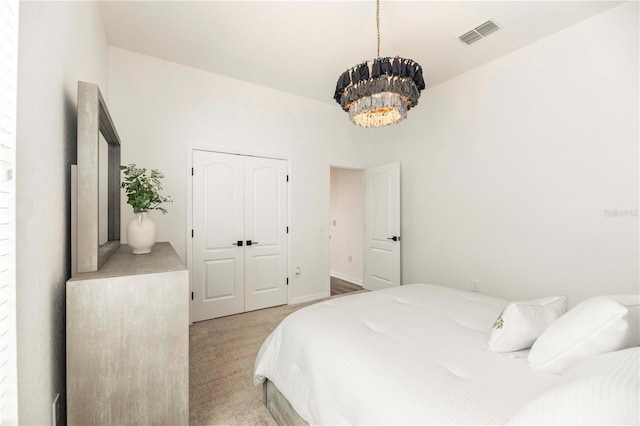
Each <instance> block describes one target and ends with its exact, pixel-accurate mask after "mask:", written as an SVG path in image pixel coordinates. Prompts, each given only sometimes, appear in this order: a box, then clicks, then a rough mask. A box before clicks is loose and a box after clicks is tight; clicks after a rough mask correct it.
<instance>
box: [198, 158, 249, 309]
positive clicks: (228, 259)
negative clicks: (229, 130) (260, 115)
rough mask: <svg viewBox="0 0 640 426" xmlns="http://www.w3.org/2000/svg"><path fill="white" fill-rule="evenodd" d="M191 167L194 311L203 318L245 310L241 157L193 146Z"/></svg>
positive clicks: (242, 170)
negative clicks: (197, 149) (197, 148)
mask: <svg viewBox="0 0 640 426" xmlns="http://www.w3.org/2000/svg"><path fill="white" fill-rule="evenodd" d="M193 168H194V173H193V187H192V188H193V210H192V212H193V231H194V235H193V239H192V244H193V251H192V256H193V259H192V269H193V270H192V271H191V272H192V277H191V280H192V290H193V292H194V300H193V310H192V315H193V321H202V320H206V319H211V318H217V317H222V316H226V315H232V314H237V313H240V312H244V268H245V265H244V263H245V253H244V244H243V245H242V246H240V245H239V244H242V243H243V242H244V222H245V220H244V217H245V205H244V204H245V197H244V157H242V156H239V155H229V154H219V153H213V152H206V151H196V150H194V151H193ZM239 241H240V243H238V242H239Z"/></svg>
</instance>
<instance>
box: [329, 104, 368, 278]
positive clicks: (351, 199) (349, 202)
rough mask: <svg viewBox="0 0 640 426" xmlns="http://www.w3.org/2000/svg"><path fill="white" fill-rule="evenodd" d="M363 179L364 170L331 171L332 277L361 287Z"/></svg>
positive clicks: (334, 168) (338, 169)
mask: <svg viewBox="0 0 640 426" xmlns="http://www.w3.org/2000/svg"><path fill="white" fill-rule="evenodd" d="M345 118H346V117H345ZM362 179H363V176H362V171H361V170H349V169H342V168H336V167H332V168H331V215H330V222H331V223H330V224H329V227H330V232H331V275H332V276H334V277H337V278H341V279H343V280H347V281H349V282H352V283H355V284H359V285H362V280H363V277H362V274H363V269H362V267H363V264H362V262H363V260H362V257H363V240H364V235H363V234H364V187H363V181H362ZM350 258H351V260H350Z"/></svg>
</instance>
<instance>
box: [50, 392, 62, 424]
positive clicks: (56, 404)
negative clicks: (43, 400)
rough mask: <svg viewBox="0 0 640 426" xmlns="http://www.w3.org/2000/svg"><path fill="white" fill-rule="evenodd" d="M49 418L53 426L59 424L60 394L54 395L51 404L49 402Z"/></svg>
mask: <svg viewBox="0 0 640 426" xmlns="http://www.w3.org/2000/svg"><path fill="white" fill-rule="evenodd" d="M51 409H52V412H51V420H52V423H53V426H60V394H57V395H56V398H55V399H54V400H53V404H51Z"/></svg>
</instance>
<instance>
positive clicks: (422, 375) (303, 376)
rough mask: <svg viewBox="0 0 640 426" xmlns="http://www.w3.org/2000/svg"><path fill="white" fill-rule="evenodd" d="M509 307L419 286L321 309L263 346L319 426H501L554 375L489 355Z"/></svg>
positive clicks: (262, 369) (276, 374) (261, 370)
mask: <svg viewBox="0 0 640 426" xmlns="http://www.w3.org/2000/svg"><path fill="white" fill-rule="evenodd" d="M507 303H508V301H506V300H502V299H497V298H492V297H487V296H482V295H479V294H475V293H470V292H465V291H460V290H455V289H451V288H446V287H440V286H434V285H428V284H412V285H406V286H401V287H396V288H391V289H387V290H380V291H375V292H371V293H363V294H357V295H352V296H346V297H341V298H335V299H332V300H328V301H325V302H321V303H318V304H315V305H312V306H309V307H306V308H303V309H301V310H299V311H296V312H294V313H293V314H291V315H289V316H288V317H287V318H286V319H285V320H284V321H283V322H282V323H281V324H280V325H279V326H278V327H277V328H276V329H275V330H274V331H273V333H271V335H270V336H269V337H268V338H267V340H266V341H265V342H264V343H263V345H262V348H261V349H260V352H259V353H258V357H257V359H256V363H255V375H254V383H255V384H256V385H258V384H260V383H262V382H264V380H265V378H268V379H269V380H271V381H272V382H274V384H275V385H276V386H277V387H278V389H279V390H280V392H282V394H283V395H284V396H285V397H286V398H287V399H288V400H289V402H290V403H291V405H292V406H293V408H294V409H295V410H296V411H297V412H298V414H300V416H302V417H303V418H304V419H305V420H307V421H308V422H309V423H311V424H499V423H504V422H505V421H507V420H508V419H509V417H510V416H511V415H512V414H513V413H514V412H516V411H517V409H518V408H519V407H520V406H521V405H522V404H524V403H525V402H526V401H527V400H528V399H529V398H530V397H531V396H532V395H534V394H537V393H539V392H540V391H542V390H543V389H545V388H547V387H549V386H550V385H551V384H552V383H553V381H554V380H556V378H555V376H553V375H549V374H546V373H541V372H538V371H534V370H532V369H530V368H529V367H527V361H526V358H512V357H509V356H507V355H503V354H499V353H494V352H490V351H489V350H488V349H487V340H488V335H489V331H490V330H491V326H492V325H493V323H494V321H495V319H496V318H497V316H498V314H499V313H500V312H501V311H502V309H503V308H504V307H505V306H506V304H507Z"/></svg>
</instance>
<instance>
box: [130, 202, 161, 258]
mask: <svg viewBox="0 0 640 426" xmlns="http://www.w3.org/2000/svg"><path fill="white" fill-rule="evenodd" d="M155 243H156V223H155V222H154V221H153V219H151V218H150V217H149V213H148V212H142V213H136V217H134V218H133V219H131V221H130V222H129V223H128V224H127V244H129V247H131V249H132V250H133V254H147V253H151V248H152V247H153V245H154V244H155Z"/></svg>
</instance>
